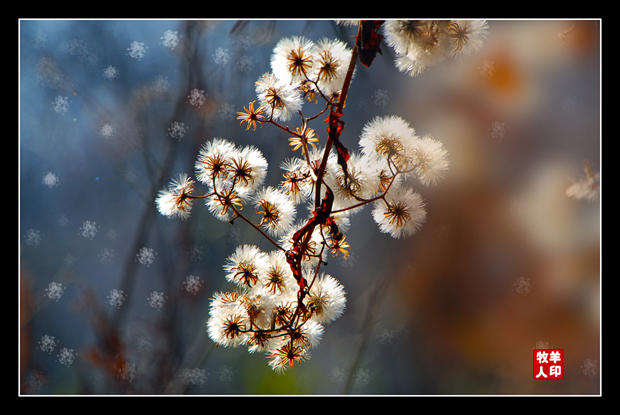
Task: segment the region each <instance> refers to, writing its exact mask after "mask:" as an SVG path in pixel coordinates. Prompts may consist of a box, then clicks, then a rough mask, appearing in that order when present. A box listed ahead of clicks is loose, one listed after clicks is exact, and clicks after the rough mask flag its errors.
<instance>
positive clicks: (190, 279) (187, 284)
mask: <svg viewBox="0 0 620 415" xmlns="http://www.w3.org/2000/svg"><path fill="white" fill-rule="evenodd" d="M183 288H185V289H186V290H187V291H188V292H190V293H192V294H196V293H197V292H198V291H200V288H202V279H200V277H197V276H195V275H188V276H187V278H185V281H183Z"/></svg>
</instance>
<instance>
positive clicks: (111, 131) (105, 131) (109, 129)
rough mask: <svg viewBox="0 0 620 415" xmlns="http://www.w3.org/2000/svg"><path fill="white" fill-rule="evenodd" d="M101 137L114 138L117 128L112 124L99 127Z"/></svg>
mask: <svg viewBox="0 0 620 415" xmlns="http://www.w3.org/2000/svg"><path fill="white" fill-rule="evenodd" d="M99 135H100V136H101V137H103V138H113V137H114V136H116V127H114V126H113V125H112V124H110V123H105V124H103V125H102V126H101V127H99Z"/></svg>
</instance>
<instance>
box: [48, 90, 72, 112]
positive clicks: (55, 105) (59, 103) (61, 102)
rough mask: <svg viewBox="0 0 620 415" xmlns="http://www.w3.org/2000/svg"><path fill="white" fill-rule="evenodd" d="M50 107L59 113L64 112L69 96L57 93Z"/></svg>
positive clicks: (67, 105)
mask: <svg viewBox="0 0 620 415" xmlns="http://www.w3.org/2000/svg"><path fill="white" fill-rule="evenodd" d="M52 109H53V110H54V111H56V112H57V113H59V114H65V113H66V112H67V111H68V110H69V98H67V97H63V96H62V95H58V96H57V97H56V98H54V101H53V102H52Z"/></svg>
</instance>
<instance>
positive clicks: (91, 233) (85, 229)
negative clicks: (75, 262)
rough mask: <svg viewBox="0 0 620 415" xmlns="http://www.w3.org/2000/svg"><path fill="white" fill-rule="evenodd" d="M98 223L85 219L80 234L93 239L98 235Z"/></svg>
mask: <svg viewBox="0 0 620 415" xmlns="http://www.w3.org/2000/svg"><path fill="white" fill-rule="evenodd" d="M97 230H98V228H97V223H96V222H91V221H89V220H87V221H84V222H83V223H82V226H81V227H80V235H82V236H83V237H84V238H88V239H93V238H94V237H95V235H97Z"/></svg>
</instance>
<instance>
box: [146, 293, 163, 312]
mask: <svg viewBox="0 0 620 415" xmlns="http://www.w3.org/2000/svg"><path fill="white" fill-rule="evenodd" d="M165 302H166V296H165V295H164V293H162V292H159V291H153V292H151V293H150V294H149V296H148V298H147V299H146V303H147V304H148V305H149V306H151V307H153V308H155V309H157V310H161V308H162V307H163V306H164V303H165Z"/></svg>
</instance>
